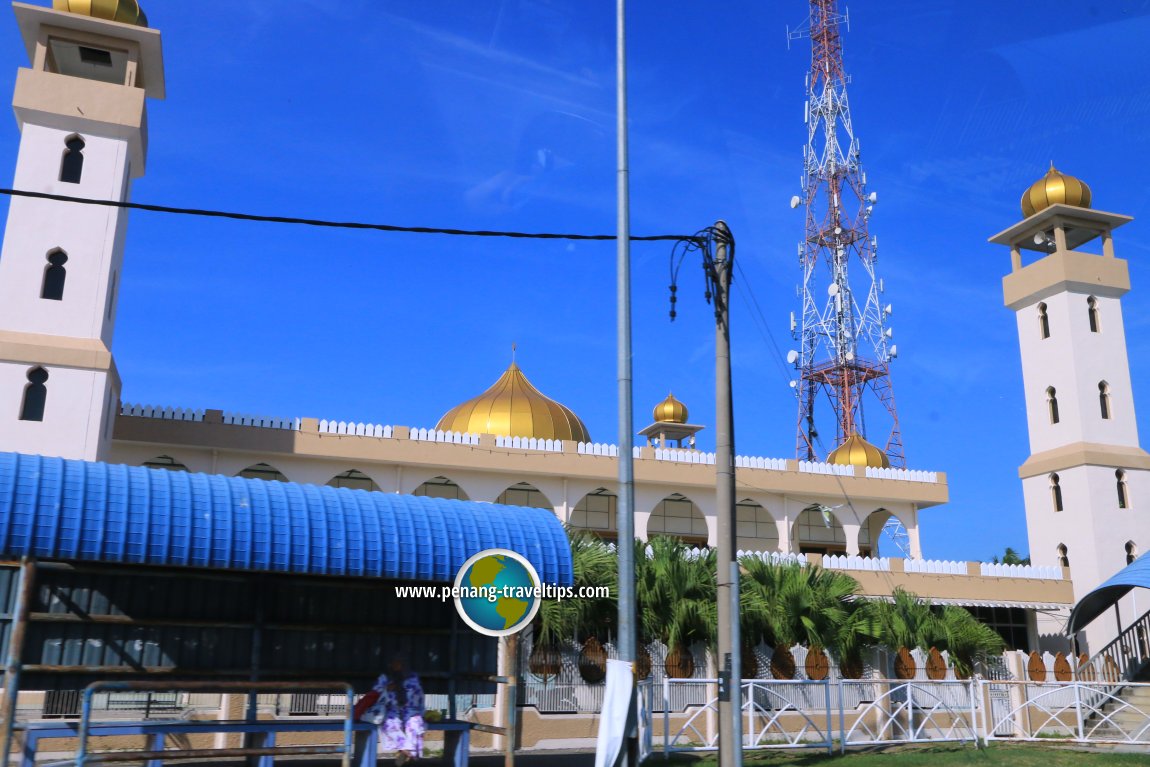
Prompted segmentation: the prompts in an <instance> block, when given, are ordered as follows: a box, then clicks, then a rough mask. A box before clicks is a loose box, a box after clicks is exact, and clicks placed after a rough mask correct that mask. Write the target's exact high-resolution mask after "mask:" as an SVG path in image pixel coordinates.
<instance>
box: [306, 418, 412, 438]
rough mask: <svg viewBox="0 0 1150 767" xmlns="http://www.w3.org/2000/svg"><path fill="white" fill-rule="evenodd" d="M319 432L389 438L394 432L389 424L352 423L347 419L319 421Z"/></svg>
mask: <svg viewBox="0 0 1150 767" xmlns="http://www.w3.org/2000/svg"><path fill="white" fill-rule="evenodd" d="M319 433H320V434H338V435H341V436H342V435H347V436H354V437H377V438H380V439H390V438H391V436H392V434H393V433H394V429H393V428H392V427H391V426H383V425H381V424H377V423H353V422H349V421H326V420H325V421H320V422H319Z"/></svg>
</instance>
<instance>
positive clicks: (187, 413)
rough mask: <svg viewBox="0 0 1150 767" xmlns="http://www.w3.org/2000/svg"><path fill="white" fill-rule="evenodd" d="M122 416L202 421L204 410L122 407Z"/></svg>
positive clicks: (137, 406) (140, 406)
mask: <svg viewBox="0 0 1150 767" xmlns="http://www.w3.org/2000/svg"><path fill="white" fill-rule="evenodd" d="M120 415H128V416H135V417H137V418H158V419H160V420H161V421H202V420H204V411H203V410H185V409H184V408H182V407H158V406H156V405H130V404H123V405H120Z"/></svg>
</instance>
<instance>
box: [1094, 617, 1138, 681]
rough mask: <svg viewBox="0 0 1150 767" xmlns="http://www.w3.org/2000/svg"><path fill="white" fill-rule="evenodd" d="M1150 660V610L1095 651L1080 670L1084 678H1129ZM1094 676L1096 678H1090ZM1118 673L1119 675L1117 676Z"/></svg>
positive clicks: (1118, 679) (1104, 679)
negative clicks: (1111, 640)
mask: <svg viewBox="0 0 1150 767" xmlns="http://www.w3.org/2000/svg"><path fill="white" fill-rule="evenodd" d="M1148 664H1150V611H1148V612H1147V613H1146V614H1145V615H1143V616H1142V617H1141V618H1139V619H1138V620H1136V621H1134V622H1133V623H1131V624H1130V625H1129V626H1127V627H1126V628H1125V629H1123V631H1122V633H1121V634H1119V635H1118V637H1117V638H1116V639H1115V640H1114V641H1113V642H1111V643H1110V644H1108V645H1106V646H1105V647H1103V648H1102V649H1101V650H1099V651H1098V652H1096V653H1095V654H1094V656H1093V657H1092V658H1090V660H1088V661H1087V662H1086V663H1085V664H1084V665H1083V667H1082V668H1081V669H1079V671H1078V673H1077V678H1078V679H1079V680H1081V681H1084V682H1092V681H1095V680H1099V681H1106V682H1128V681H1130V680H1132V679H1134V677H1135V676H1137V675H1138V674H1139V673H1140V672H1141V671H1142V670H1143V669H1145V668H1146V666H1147V665H1148ZM1091 676H1093V678H1091ZM1115 676H1116V678H1115Z"/></svg>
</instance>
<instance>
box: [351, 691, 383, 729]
mask: <svg viewBox="0 0 1150 767" xmlns="http://www.w3.org/2000/svg"><path fill="white" fill-rule="evenodd" d="M378 700H379V691H378V690H372V691H371V692H369V693H368V694H367V695H364V696H363V697H362V698H360V699H359V702H358V703H356V704H355V708H354V709H352V721H355V722H358V721H359V720H360V718H361V717H362V716H363V715H364V714H366V713H367V710H368V709H369V708H371V707H372V706H374V705H375V704H376V701H378Z"/></svg>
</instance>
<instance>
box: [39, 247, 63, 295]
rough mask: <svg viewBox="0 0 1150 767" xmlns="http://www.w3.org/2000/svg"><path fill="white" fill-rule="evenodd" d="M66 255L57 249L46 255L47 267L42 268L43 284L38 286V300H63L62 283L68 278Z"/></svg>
mask: <svg viewBox="0 0 1150 767" xmlns="http://www.w3.org/2000/svg"><path fill="white" fill-rule="evenodd" d="M66 263H68V254H67V253H65V252H64V251H62V250H60V249H59V248H57V249H56V250H53V251H52V252H51V253H49V254H48V266H46V267H45V268H44V284H43V285H41V286H40V298H46V299H48V300H49V301H63V300H64V281H65V280H66V279H67V278H68V270H67V269H65V268H64V264H66Z"/></svg>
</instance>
